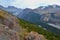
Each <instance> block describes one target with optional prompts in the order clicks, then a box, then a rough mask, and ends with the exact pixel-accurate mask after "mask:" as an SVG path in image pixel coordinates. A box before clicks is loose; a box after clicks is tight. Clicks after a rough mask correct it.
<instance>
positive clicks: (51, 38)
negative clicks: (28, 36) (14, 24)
mask: <svg viewBox="0 0 60 40" xmlns="http://www.w3.org/2000/svg"><path fill="white" fill-rule="evenodd" d="M19 20H20V22H19V23H20V25H21V26H22V28H25V29H27V32H31V31H35V32H38V33H39V34H42V35H44V36H45V38H46V39H47V40H60V36H57V35H56V34H55V33H52V32H49V31H47V30H44V29H43V28H42V27H40V26H38V25H35V24H32V23H30V22H28V21H25V20H22V19H19Z"/></svg>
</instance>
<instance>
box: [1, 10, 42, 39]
mask: <svg viewBox="0 0 60 40" xmlns="http://www.w3.org/2000/svg"><path fill="white" fill-rule="evenodd" d="M25 32H26V30H24V29H23V28H22V27H21V26H20V25H19V20H18V19H17V17H15V16H12V15H10V14H8V12H6V11H3V10H0V40H25V39H26V40H42V39H43V38H42V39H41V38H40V37H39V34H37V33H36V35H35V33H34V32H32V33H27V32H26V33H27V35H25ZM29 35H33V36H36V37H37V38H36V37H33V36H29ZM26 37H27V38H26ZM29 37H30V38H34V39H28V38H29Z"/></svg>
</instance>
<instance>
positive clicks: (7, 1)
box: [0, 0, 60, 8]
mask: <svg viewBox="0 0 60 40" xmlns="http://www.w3.org/2000/svg"><path fill="white" fill-rule="evenodd" d="M52 4H57V5H60V0H0V5H2V6H5V7H8V6H15V7H18V8H37V7H39V6H46V5H52Z"/></svg>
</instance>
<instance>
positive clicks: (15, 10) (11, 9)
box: [0, 5, 22, 16]
mask: <svg viewBox="0 0 60 40" xmlns="http://www.w3.org/2000/svg"><path fill="white" fill-rule="evenodd" d="M0 9H3V10H5V11H7V12H9V13H10V14H12V15H15V16H17V15H19V14H20V13H21V11H22V9H20V8H16V7H14V6H8V7H3V6H1V5H0Z"/></svg>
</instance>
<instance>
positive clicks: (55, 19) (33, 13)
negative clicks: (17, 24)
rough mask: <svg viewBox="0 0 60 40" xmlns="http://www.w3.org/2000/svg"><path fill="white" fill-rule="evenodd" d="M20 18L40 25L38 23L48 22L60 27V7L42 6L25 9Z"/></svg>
mask: <svg viewBox="0 0 60 40" xmlns="http://www.w3.org/2000/svg"><path fill="white" fill-rule="evenodd" d="M18 17H19V18H22V19H24V20H28V21H30V22H34V23H36V22H37V24H38V22H40V21H42V22H46V23H51V24H55V25H57V26H60V18H59V17H60V6H58V5H48V6H41V7H39V8H36V9H29V8H26V9H23V11H22V13H21V14H19V15H18Z"/></svg>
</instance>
